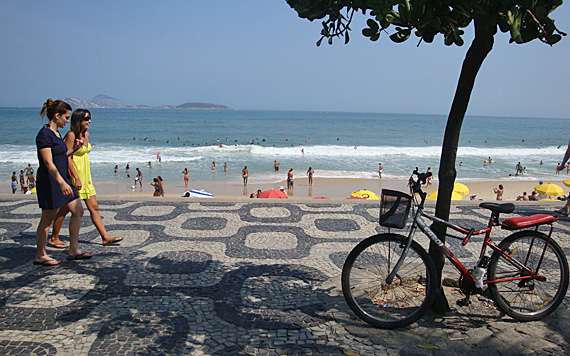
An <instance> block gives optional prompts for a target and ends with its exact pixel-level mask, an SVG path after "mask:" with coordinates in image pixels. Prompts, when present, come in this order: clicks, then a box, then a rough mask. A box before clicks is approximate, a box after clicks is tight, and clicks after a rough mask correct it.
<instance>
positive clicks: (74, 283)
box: [0, 199, 570, 356]
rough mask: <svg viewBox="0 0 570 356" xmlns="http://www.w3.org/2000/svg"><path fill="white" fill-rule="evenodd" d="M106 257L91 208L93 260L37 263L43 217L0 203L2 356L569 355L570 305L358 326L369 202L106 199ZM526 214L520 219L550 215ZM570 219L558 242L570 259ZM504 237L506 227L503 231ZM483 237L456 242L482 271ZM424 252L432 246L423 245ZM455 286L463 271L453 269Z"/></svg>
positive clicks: (457, 209) (479, 304)
mask: <svg viewBox="0 0 570 356" xmlns="http://www.w3.org/2000/svg"><path fill="white" fill-rule="evenodd" d="M100 208H101V215H102V216H103V220H104V222H105V225H106V227H107V229H108V230H109V232H110V233H111V234H112V235H114V236H121V237H124V240H123V242H121V244H120V245H118V246H113V247H102V246H101V239H100V237H99V236H98V233H97V231H96V230H95V228H94V226H93V225H92V223H91V220H90V219H89V217H88V214H89V213H88V212H87V210H86V215H85V217H84V218H83V221H82V224H83V226H82V229H81V238H80V240H81V246H82V248H83V249H85V250H86V251H89V252H93V253H94V254H95V257H94V258H92V259H91V260H86V261H66V260H65V256H66V250H63V251H62V250H56V249H51V248H49V251H48V253H49V254H50V255H51V256H53V257H55V258H58V259H60V260H62V261H63V262H62V264H61V265H59V266H57V267H53V268H46V267H42V266H33V265H32V260H33V258H34V249H35V229H36V226H37V223H38V222H39V217H40V210H39V208H38V207H37V203H36V202H35V201H32V200H8V199H4V200H0V284H1V288H0V354H2V355H147V354H148V355H185V354H189V355H233V354H248V355H249V354H254V355H282V354H286V355H297V354H299V355H335V354H336V355H342V354H348V355H386V354H388V355H395V354H402V355H415V354H418V355H447V354H449V355H468V354H469V355H473V354H475V355H485V356H489V355H499V354H500V355H518V354H535V353H538V354H551V355H563V354H565V355H567V354H569V353H570V327H569V326H568V325H569V323H568V322H569V319H570V315H569V311H568V306H569V305H570V300H569V297H568V296H566V298H565V300H564V304H562V305H561V307H559V308H558V310H557V311H556V312H555V313H554V314H553V315H551V316H549V317H547V318H545V319H544V320H542V321H539V322H529V323H521V322H518V321H515V320H513V319H511V318H509V317H507V316H504V315H501V314H500V313H499V312H498V311H497V310H496V309H495V308H494V307H493V302H492V301H489V300H487V299H486V298H480V299H477V298H474V299H475V300H474V303H473V305H472V306H470V307H468V308H459V307H456V306H455V303H454V301H455V300H456V299H458V298H459V297H460V296H459V294H458V291H457V290H456V289H455V288H453V287H446V294H447V295H448V297H449V299H450V304H451V307H452V309H453V310H452V312H451V313H448V314H447V315H446V316H444V317H441V316H438V315H435V314H432V313H431V312H429V313H428V314H427V315H426V316H424V317H423V318H422V319H420V321H418V322H417V323H415V324H413V325H411V326H410V327H407V328H404V329H400V330H392V331H387V330H379V329H375V328H372V327H370V326H368V325H367V324H365V323H363V322H361V321H360V320H359V319H358V318H356V317H355V316H354V314H352V312H351V311H350V310H349V308H348V306H347V305H346V303H345V301H344V298H343V297H342V292H341V288H340V274H341V267H342V264H343V262H344V259H345V257H346V255H347V253H348V251H350V249H351V248H352V247H353V246H354V245H355V244H356V243H357V242H359V241H361V240H362V239H364V238H365V237H368V236H370V235H373V234H375V233H378V232H382V231H383V228H380V227H379V226H378V224H377V215H378V207H377V206H376V205H370V204H358V203H357V204H345V203H338V204H330V203H327V204H320V203H318V204H317V203H314V204H311V203H281V202H280V203H263V204H262V203H254V204H252V203H250V202H227V203H224V202H208V203H204V202H202V203H200V202H195V201H192V202H190V201H188V202H168V201H161V202H158V201H148V202H140V201H135V202H133V201H131V202H126V201H113V200H107V201H105V200H101V201H100ZM552 209H553V208H552V206H543V207H537V206H523V207H518V208H517V210H516V212H515V213H516V214H520V215H528V214H532V213H537V212H544V211H552ZM487 218H488V214H487V211H486V210H483V209H481V208H478V207H476V206H467V205H466V206H463V205H459V206H454V207H453V208H452V220H453V221H454V222H456V223H459V224H466V225H467V224H474V226H475V227H483V226H484V225H485V224H486V221H487ZM569 228H570V219H569V218H562V219H561V220H560V221H559V222H558V223H556V230H555V233H554V238H555V239H556V240H557V241H558V242H559V243H560V244H561V245H562V246H563V248H564V250H565V252H566V253H567V254H568V252H570V251H569V248H570V235H569V230H570V229H569ZM496 231H497V233H498V236H502V237H504V236H507V234H508V232H507V231H501V230H496ZM478 241H480V240H479V239H475V241H473V242H471V243H469V244H468V245H467V248H465V249H461V248H459V247H457V246H452V251H454V252H457V253H456V254H457V256H458V257H459V258H460V259H461V260H462V261H468V262H469V263H470V264H474V263H475V259H476V257H473V256H475V255H476V253H477V251H478V249H479V248H480V244H479V243H478ZM423 245H424V246H426V244H425V241H424V242H423ZM446 276H447V277H448V278H452V279H456V278H457V277H458V274H457V273H456V272H452V271H451V270H448V269H446Z"/></svg>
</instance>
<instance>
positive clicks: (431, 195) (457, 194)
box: [426, 192, 463, 200]
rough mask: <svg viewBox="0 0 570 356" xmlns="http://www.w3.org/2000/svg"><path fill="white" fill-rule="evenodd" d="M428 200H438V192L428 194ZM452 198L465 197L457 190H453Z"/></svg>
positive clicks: (460, 198)
mask: <svg viewBox="0 0 570 356" xmlns="http://www.w3.org/2000/svg"><path fill="white" fill-rule="evenodd" d="M426 200H437V192H433V193H431V194H430V195H428V196H427V198H426ZM451 200H463V197H462V196H461V194H459V193H457V192H451Z"/></svg>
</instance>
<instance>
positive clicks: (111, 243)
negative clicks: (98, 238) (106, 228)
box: [103, 237, 123, 246]
mask: <svg viewBox="0 0 570 356" xmlns="http://www.w3.org/2000/svg"><path fill="white" fill-rule="evenodd" d="M117 239H118V240H117ZM121 241H123V238H122V237H116V238H115V239H114V240H112V241H109V242H106V243H104V244H103V246H111V245H114V244H116V243H117V242H121Z"/></svg>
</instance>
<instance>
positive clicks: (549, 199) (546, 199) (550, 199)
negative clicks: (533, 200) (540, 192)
mask: <svg viewBox="0 0 570 356" xmlns="http://www.w3.org/2000/svg"><path fill="white" fill-rule="evenodd" d="M538 200H539V201H559V200H558V199H552V198H545V199H538Z"/></svg>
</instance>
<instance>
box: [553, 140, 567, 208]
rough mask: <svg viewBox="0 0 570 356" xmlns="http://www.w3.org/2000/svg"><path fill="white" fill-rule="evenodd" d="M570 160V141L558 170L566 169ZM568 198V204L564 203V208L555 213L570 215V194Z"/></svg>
mask: <svg viewBox="0 0 570 356" xmlns="http://www.w3.org/2000/svg"><path fill="white" fill-rule="evenodd" d="M569 160H570V142H568V148H567V149H566V153H564V157H563V158H562V162H561V163H560V165H559V166H558V167H557V168H556V171H557V172H560V171H561V170H563V169H564V167H565V165H566V162H568V163H570V162H569ZM568 195H569V196H568V198H567V199H566V205H564V206H563V207H562V208H560V209H558V210H555V211H554V212H555V213H558V214H560V215H564V216H568V214H569V213H570V194H568Z"/></svg>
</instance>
